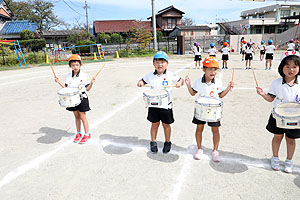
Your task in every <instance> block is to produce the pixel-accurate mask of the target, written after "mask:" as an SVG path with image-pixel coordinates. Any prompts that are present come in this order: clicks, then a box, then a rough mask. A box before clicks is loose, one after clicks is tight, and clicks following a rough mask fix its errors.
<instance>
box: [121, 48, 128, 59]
mask: <svg viewBox="0 0 300 200" xmlns="http://www.w3.org/2000/svg"><path fill="white" fill-rule="evenodd" d="M128 54H129V52H128ZM128 54H127V50H126V49H125V50H120V51H119V57H120V58H126V57H128Z"/></svg>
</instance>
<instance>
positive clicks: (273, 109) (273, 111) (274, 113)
mask: <svg viewBox="0 0 300 200" xmlns="http://www.w3.org/2000/svg"><path fill="white" fill-rule="evenodd" d="M286 103H292V104H300V103H298V102H286ZM286 103H280V104H278V105H277V106H276V107H274V108H272V115H273V117H274V115H275V116H278V117H279V118H285V119H295V118H297V117H299V115H298V116H295V117H286V116H283V115H281V114H279V113H277V112H276V111H275V109H276V108H277V107H278V106H280V105H283V104H286ZM299 119H300V118H299Z"/></svg>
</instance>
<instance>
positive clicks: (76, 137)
mask: <svg viewBox="0 0 300 200" xmlns="http://www.w3.org/2000/svg"><path fill="white" fill-rule="evenodd" d="M80 138H81V134H80V133H77V134H76V136H75V138H74V140H73V142H75V143H78V142H79V140H80Z"/></svg>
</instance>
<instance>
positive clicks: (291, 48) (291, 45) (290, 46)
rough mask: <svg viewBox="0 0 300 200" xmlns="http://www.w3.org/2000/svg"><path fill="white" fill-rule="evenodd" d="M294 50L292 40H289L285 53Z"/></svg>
mask: <svg viewBox="0 0 300 200" xmlns="http://www.w3.org/2000/svg"><path fill="white" fill-rule="evenodd" d="M294 50H295V44H294V40H293V39H290V42H289V44H288V48H287V51H294Z"/></svg>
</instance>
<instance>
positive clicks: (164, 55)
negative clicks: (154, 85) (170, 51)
mask: <svg viewBox="0 0 300 200" xmlns="http://www.w3.org/2000/svg"><path fill="white" fill-rule="evenodd" d="M159 58H163V59H165V60H166V61H167V62H169V56H168V55H167V54H166V53H165V52H163V51H158V52H156V54H155V55H154V58H153V59H159Z"/></svg>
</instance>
